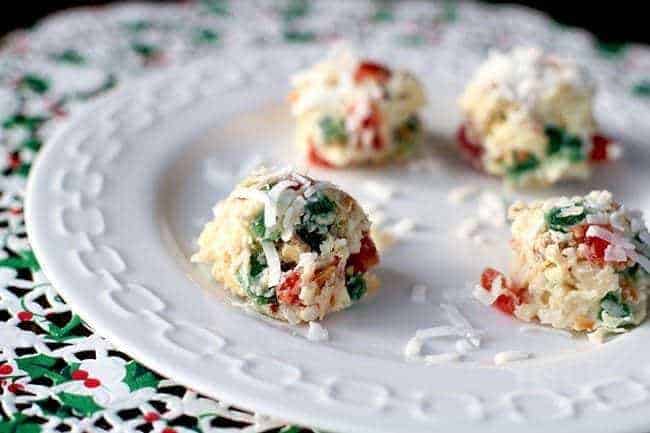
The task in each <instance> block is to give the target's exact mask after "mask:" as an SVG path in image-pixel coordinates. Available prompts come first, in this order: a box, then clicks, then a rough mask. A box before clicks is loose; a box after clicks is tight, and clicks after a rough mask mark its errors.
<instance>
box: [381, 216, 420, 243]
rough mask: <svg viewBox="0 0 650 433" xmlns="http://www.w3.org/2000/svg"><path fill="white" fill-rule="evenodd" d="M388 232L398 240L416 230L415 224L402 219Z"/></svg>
mask: <svg viewBox="0 0 650 433" xmlns="http://www.w3.org/2000/svg"><path fill="white" fill-rule="evenodd" d="M387 230H388V231H389V232H390V233H391V234H392V235H393V236H395V237H396V238H404V237H406V236H407V235H409V234H411V233H412V232H413V230H415V222H414V221H413V220H412V219H410V218H402V219H401V220H399V221H397V222H396V223H395V224H393V225H392V226H391V227H389V228H387Z"/></svg>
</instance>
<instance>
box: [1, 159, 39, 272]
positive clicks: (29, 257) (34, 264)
mask: <svg viewBox="0 0 650 433" xmlns="http://www.w3.org/2000/svg"><path fill="white" fill-rule="evenodd" d="M23 165H29V164H23ZM0 267H4V268H13V269H30V270H31V271H32V272H37V271H39V270H40V269H41V266H40V265H39V264H38V261H37V260H36V256H35V255H34V253H33V252H32V251H21V252H19V253H18V256H17V257H8V258H6V259H2V260H0Z"/></svg>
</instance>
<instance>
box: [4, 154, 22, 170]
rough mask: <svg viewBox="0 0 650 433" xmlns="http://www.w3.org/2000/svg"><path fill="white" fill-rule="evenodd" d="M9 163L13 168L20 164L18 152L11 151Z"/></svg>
mask: <svg viewBox="0 0 650 433" xmlns="http://www.w3.org/2000/svg"><path fill="white" fill-rule="evenodd" d="M7 162H8V164H9V167H11V168H16V167H18V166H19V165H20V156H18V154H17V153H11V154H9V157H8V161H7Z"/></svg>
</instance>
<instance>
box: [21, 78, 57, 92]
mask: <svg viewBox="0 0 650 433" xmlns="http://www.w3.org/2000/svg"><path fill="white" fill-rule="evenodd" d="M18 87H19V88H20V89H23V90H31V91H32V92H34V93H38V94H39V95H42V94H43V93H45V92H47V91H48V90H49V89H50V83H49V81H48V80H47V79H46V78H43V77H41V76H40V75H35V74H26V75H23V77H22V78H21V79H20V81H19V83H18Z"/></svg>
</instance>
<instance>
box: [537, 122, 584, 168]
mask: <svg viewBox="0 0 650 433" xmlns="http://www.w3.org/2000/svg"><path fill="white" fill-rule="evenodd" d="M544 133H545V134H546V136H547V137H548V148H547V153H548V155H549V156H552V155H560V156H562V157H565V158H567V159H568V160H569V161H571V162H580V161H583V160H584V159H585V155H584V153H583V151H582V140H581V139H580V137H578V136H577V135H573V134H570V133H568V132H567V131H566V130H564V129H563V128H560V127H558V126H555V125H546V127H545V128H544Z"/></svg>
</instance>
